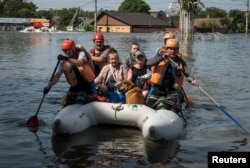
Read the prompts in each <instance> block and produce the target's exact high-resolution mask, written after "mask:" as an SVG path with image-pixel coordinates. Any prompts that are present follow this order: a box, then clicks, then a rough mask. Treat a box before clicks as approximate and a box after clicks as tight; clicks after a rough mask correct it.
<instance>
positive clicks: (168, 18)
mask: <svg viewBox="0 0 250 168" xmlns="http://www.w3.org/2000/svg"><path fill="white" fill-rule="evenodd" d="M150 15H151V16H154V17H155V18H157V19H160V20H163V21H165V22H167V24H168V27H170V28H178V27H179V25H180V24H179V23H180V16H179V15H171V14H168V13H165V12H163V11H162V10H160V11H150Z"/></svg>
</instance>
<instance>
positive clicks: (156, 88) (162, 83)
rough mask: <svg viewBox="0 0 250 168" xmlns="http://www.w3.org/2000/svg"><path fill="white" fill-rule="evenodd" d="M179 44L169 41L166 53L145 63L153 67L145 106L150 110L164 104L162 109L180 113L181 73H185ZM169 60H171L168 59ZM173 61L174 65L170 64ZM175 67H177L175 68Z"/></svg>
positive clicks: (175, 40)
mask: <svg viewBox="0 0 250 168" xmlns="http://www.w3.org/2000/svg"><path fill="white" fill-rule="evenodd" d="M178 53H179V42H178V40H177V39H169V40H168V41H167V43H166V51H165V52H164V53H161V55H159V54H158V55H156V56H154V57H152V58H150V59H148V61H147V66H155V68H154V71H153V72H152V76H151V78H150V83H151V85H152V86H153V87H152V88H151V89H150V91H149V95H148V98H147V100H146V104H147V105H148V106H149V107H152V108H159V106H157V105H161V104H162V103H163V104H164V107H165V108H166V109H169V110H173V111H175V112H176V113H180V112H181V109H182V103H183V102H184V97H183V94H182V92H181V89H180V88H181V85H182V83H181V82H182V81H181V80H182V78H183V77H184V75H183V72H185V73H187V74H188V72H187V70H186V69H185V66H184V65H183V64H184V63H185V62H184V61H183V60H182V59H181V58H180V57H178ZM170 58H171V59H170ZM171 60H173V61H174V62H175V63H176V64H173V62H171ZM175 65H178V67H177V66H175ZM189 82H190V83H191V84H192V85H194V86H198V84H199V83H198V81H196V80H192V81H189Z"/></svg>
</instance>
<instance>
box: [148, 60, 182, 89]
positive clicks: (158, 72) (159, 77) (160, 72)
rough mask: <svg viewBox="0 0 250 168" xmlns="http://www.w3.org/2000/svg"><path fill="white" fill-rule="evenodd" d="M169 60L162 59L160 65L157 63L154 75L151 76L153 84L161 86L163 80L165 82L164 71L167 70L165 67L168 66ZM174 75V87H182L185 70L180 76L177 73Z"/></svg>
mask: <svg viewBox="0 0 250 168" xmlns="http://www.w3.org/2000/svg"><path fill="white" fill-rule="evenodd" d="M167 64H168V62H166V61H164V60H163V61H161V62H160V63H159V64H158V65H156V66H155V67H154V71H153V73H152V76H151V78H150V82H151V84H153V85H156V86H161V85H162V82H163V77H164V75H165V74H164V73H166V72H165V68H166V67H167V66H168V65H167ZM180 68H181V69H182V65H180ZM173 76H176V78H175V79H174V83H173V86H172V87H173V88H176V89H181V87H182V85H183V81H184V74H183V72H181V73H180V74H179V75H178V76H177V75H176V74H175V75H173Z"/></svg>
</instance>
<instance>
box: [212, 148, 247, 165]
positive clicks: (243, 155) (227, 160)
mask: <svg viewBox="0 0 250 168" xmlns="http://www.w3.org/2000/svg"><path fill="white" fill-rule="evenodd" d="M216 167H220V168H223V167H227V168H228V167H230V168H234V167H235V168H250V152H208V168H216Z"/></svg>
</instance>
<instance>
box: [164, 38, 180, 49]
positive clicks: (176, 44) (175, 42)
mask: <svg viewBox="0 0 250 168" xmlns="http://www.w3.org/2000/svg"><path fill="white" fill-rule="evenodd" d="M166 47H171V48H177V47H179V42H178V40H176V39H168V41H167V44H166Z"/></svg>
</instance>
